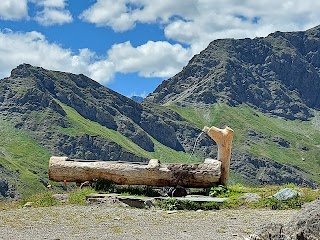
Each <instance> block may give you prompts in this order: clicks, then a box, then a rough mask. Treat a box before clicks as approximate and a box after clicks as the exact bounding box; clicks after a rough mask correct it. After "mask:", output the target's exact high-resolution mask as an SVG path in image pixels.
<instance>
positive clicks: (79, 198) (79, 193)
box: [69, 188, 96, 205]
mask: <svg viewBox="0 0 320 240" xmlns="http://www.w3.org/2000/svg"><path fill="white" fill-rule="evenodd" d="M95 192H96V191H95V190H94V189H92V188H83V189H79V190H76V191H73V192H70V193H69V203H70V204H75V205H85V204H86V203H87V202H86V196H87V195H88V194H90V193H95Z"/></svg>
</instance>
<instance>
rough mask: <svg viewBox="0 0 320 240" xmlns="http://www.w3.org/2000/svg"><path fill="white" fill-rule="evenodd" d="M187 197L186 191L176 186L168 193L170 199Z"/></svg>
mask: <svg viewBox="0 0 320 240" xmlns="http://www.w3.org/2000/svg"><path fill="white" fill-rule="evenodd" d="M187 195H188V193H187V190H186V189H185V188H184V187H181V186H177V187H176V188H174V189H173V190H172V192H170V193H169V196H170V197H184V196H187Z"/></svg>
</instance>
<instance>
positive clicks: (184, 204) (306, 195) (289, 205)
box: [0, 182, 320, 210]
mask: <svg viewBox="0 0 320 240" xmlns="http://www.w3.org/2000/svg"><path fill="white" fill-rule="evenodd" d="M99 184H100V185H99ZM99 184H98V185H99V187H98V188H97V186H98V185H95V186H94V187H88V188H83V189H73V190H68V191H61V190H48V191H46V192H42V193H38V194H36V195H33V196H31V197H29V198H25V199H23V200H20V201H17V202H12V201H11V202H9V201H3V202H0V210H7V209H15V208H22V207H23V206H24V205H25V204H26V203H27V202H32V203H33V204H32V206H31V207H49V206H56V205H63V204H74V205H85V204H87V202H86V195H88V194H91V193H98V192H102V191H101V190H102V189H103V190H104V191H103V192H107V193H110V192H116V193H119V194H123V195H134V196H149V197H150V196H156V195H157V192H156V191H154V190H153V189H152V188H151V187H135V186H130V187H124V186H116V185H113V184H110V183H101V182H100V183H99ZM103 184H106V185H105V186H104V187H103V188H102V185H103ZM95 188H96V189H95ZM283 188H291V189H294V190H296V191H298V192H299V193H301V194H300V196H297V197H295V198H292V199H290V200H286V201H280V200H277V199H276V198H274V197H272V196H273V195H274V194H275V193H277V192H278V191H279V190H280V189H283ZM97 189H99V190H97ZM57 193H60V194H62V193H63V194H67V196H68V201H66V202H61V201H59V200H57V199H56V198H54V197H53V195H55V194H57ZM201 193H202V194H206V195H209V196H212V197H219V198H228V200H226V201H225V202H223V203H216V202H207V203H195V202H193V201H190V200H177V199H176V198H167V199H164V200H157V201H156V206H157V207H159V208H161V209H164V210H198V209H202V210H218V209H240V208H262V209H263V208H267V209H273V210H284V209H299V208H301V206H302V205H303V204H304V203H307V202H311V201H313V200H316V199H320V191H319V190H314V189H310V188H299V187H297V186H295V185H292V184H289V185H285V186H265V187H247V186H243V185H241V184H236V185H233V186H230V187H225V186H221V185H219V186H215V187H212V188H208V189H203V190H202V191H201ZM245 193H255V194H258V195H259V196H260V197H261V198H260V199H258V200H257V201H254V202H247V201H245V200H242V199H240V198H239V197H241V196H243V195H244V194H245Z"/></svg>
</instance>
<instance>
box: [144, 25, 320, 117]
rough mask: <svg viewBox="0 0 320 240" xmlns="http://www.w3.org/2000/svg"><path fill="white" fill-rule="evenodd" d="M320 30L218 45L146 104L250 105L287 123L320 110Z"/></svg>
mask: <svg viewBox="0 0 320 240" xmlns="http://www.w3.org/2000/svg"><path fill="white" fill-rule="evenodd" d="M319 29H320V26H317V27H315V28H312V29H310V30H307V31H301V32H275V33H272V34H270V35H269V36H267V37H265V38H254V39H249V38H246V39H220V40H215V41H213V42H211V43H210V44H209V46H208V47H207V48H206V49H205V50H203V51H202V52H201V53H200V54H198V55H196V56H194V57H193V59H192V60H191V61H190V62H189V63H188V65H187V66H186V67H184V68H183V70H182V71H181V72H180V73H178V74H177V75H175V76H174V77H172V78H170V79H168V80H165V81H164V82H163V83H162V84H161V85H160V86H159V87H158V88H157V89H156V90H155V91H154V92H153V93H152V94H150V95H149V96H148V97H147V98H146V99H145V102H153V103H160V104H165V105H170V104H178V105H185V104H196V105H199V104H200V105H201V104H213V103H221V102H223V103H227V104H228V105H232V106H235V105H239V104H248V105H250V106H253V107H255V108H257V109H259V110H260V111H263V112H268V113H271V114H273V115H276V116H280V117H284V118H287V119H301V120H307V119H309V118H310V117H312V109H319V108H320V96H319V94H318V93H319V92H320V60H319V59H320V37H319V32H320V31H319Z"/></svg>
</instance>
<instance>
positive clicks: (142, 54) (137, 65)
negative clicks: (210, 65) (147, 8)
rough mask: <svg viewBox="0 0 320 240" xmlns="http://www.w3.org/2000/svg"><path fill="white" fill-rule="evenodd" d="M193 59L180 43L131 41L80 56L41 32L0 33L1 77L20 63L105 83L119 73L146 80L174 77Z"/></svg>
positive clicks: (80, 54)
mask: <svg viewBox="0 0 320 240" xmlns="http://www.w3.org/2000/svg"><path fill="white" fill-rule="evenodd" d="M191 57H192V55H191V52H190V50H189V49H185V48H183V47H182V46H181V45H179V44H174V45H171V44H170V43H168V42H152V41H149V42H147V43H145V44H143V45H141V46H138V47H136V48H134V47H133V46H132V45H131V43H130V42H125V43H120V44H115V45H113V46H112V47H111V49H109V51H108V53H107V55H106V56H104V57H101V56H97V55H96V54H95V53H94V52H92V51H90V50H89V49H80V50H79V52H78V53H77V54H75V53H73V52H72V51H71V50H70V49H64V48H62V47H61V46H59V45H57V44H55V43H50V42H48V41H47V40H46V38H45V36H44V35H43V34H41V33H39V32H36V31H32V32H26V33H23V32H13V31H12V30H10V29H4V30H3V31H2V32H0V78H3V77H7V76H9V74H10V70H11V69H13V68H14V67H16V66H17V65H19V64H21V63H29V64H32V65H35V66H41V67H44V68H47V69H52V70H59V71H67V72H73V73H83V74H85V75H87V76H89V77H91V78H93V79H95V80H96V81H99V82H100V83H102V84H105V83H108V82H109V81H111V80H112V79H113V77H114V75H115V73H116V72H122V73H135V72H137V73H138V74H139V75H140V76H143V77H171V76H172V75H174V74H176V73H177V72H178V71H179V70H181V69H182V67H183V66H184V65H185V63H186V62H187V61H188V60H189V59H190V58H191Z"/></svg>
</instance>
